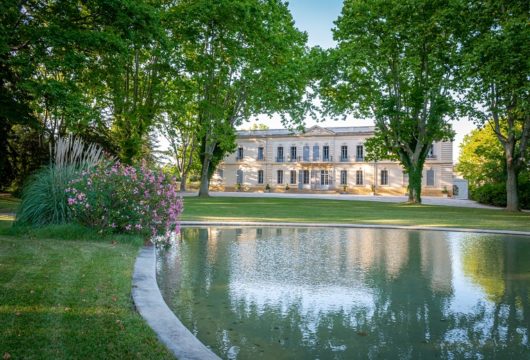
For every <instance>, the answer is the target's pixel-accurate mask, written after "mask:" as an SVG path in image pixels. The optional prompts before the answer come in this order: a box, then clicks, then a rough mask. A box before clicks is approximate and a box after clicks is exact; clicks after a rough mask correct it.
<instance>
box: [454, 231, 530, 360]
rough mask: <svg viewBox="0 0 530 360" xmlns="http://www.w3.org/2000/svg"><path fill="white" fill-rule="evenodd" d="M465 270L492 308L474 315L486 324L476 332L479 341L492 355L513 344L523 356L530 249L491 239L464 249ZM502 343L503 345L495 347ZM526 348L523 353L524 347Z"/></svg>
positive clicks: (529, 305)
mask: <svg viewBox="0 0 530 360" xmlns="http://www.w3.org/2000/svg"><path fill="white" fill-rule="evenodd" d="M462 262H463V270H464V273H465V275H466V276H467V277H469V278H470V279H471V280H472V281H473V282H474V283H475V284H476V285H478V286H479V287H480V288H482V289H483V291H484V292H485V293H486V295H487V298H488V300H489V301H490V303H491V305H490V306H483V308H482V311H478V312H476V313H475V315H476V317H477V318H478V319H473V320H474V322H478V323H481V324H484V326H483V327H481V328H480V329H479V331H475V332H473V337H474V339H476V342H486V343H488V344H489V345H490V346H491V354H492V355H496V354H497V353H500V354H502V353H503V350H504V349H503V347H505V346H509V345H512V346H513V347H514V348H516V349H517V347H516V346H517V345H519V349H520V351H521V353H520V354H519V355H520V356H526V357H528V356H529V354H530V353H529V351H530V346H529V344H528V335H529V333H530V300H529V299H530V246H529V244H528V243H527V242H525V241H521V239H519V240H518V239H516V238H508V237H506V238H502V237H488V238H483V239H475V240H473V241H469V242H467V243H465V244H464V245H463V246H462ZM495 344H502V345H504V346H500V347H499V346H497V347H496V346H495ZM520 344H524V348H525V349H526V353H525V352H523V350H522V348H523V347H522V346H520Z"/></svg>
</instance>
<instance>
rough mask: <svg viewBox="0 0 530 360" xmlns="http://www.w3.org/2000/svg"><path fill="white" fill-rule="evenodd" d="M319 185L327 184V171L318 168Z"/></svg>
mask: <svg viewBox="0 0 530 360" xmlns="http://www.w3.org/2000/svg"><path fill="white" fill-rule="evenodd" d="M320 185H329V171H328V170H320Z"/></svg>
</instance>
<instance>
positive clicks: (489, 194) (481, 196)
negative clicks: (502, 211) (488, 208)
mask: <svg viewBox="0 0 530 360" xmlns="http://www.w3.org/2000/svg"><path fill="white" fill-rule="evenodd" d="M471 198H472V199H473V200H476V201H478V202H479V203H481V204H487V205H493V206H500V207H505V206H506V184H504V183H497V184H484V185H482V186H479V187H477V188H475V189H474V190H473V191H472V192H471Z"/></svg>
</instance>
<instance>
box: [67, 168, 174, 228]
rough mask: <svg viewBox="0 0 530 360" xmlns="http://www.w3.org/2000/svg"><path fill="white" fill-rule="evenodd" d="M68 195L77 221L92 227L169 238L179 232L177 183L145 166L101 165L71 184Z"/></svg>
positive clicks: (69, 203) (85, 172)
mask: <svg viewBox="0 0 530 360" xmlns="http://www.w3.org/2000/svg"><path fill="white" fill-rule="evenodd" d="M66 194H67V201H68V206H69V207H70V209H71V211H72V214H73V218H74V220H77V221H78V222H80V223H81V224H84V225H87V226H90V227H94V228H98V229H101V230H105V231H110V232H124V233H137V234H141V235H144V236H146V237H149V236H151V237H156V236H165V237H166V238H167V237H169V236H170V235H171V233H172V232H178V231H179V217H180V214H181V212H182V210H183V206H182V198H181V197H180V196H179V195H178V193H177V190H176V186H175V180H174V179H172V178H169V177H167V176H166V175H164V174H163V173H162V172H158V171H153V170H151V169H149V168H147V166H145V164H143V165H142V166H141V167H134V166H126V165H123V164H120V163H119V162H117V163H114V164H108V163H107V164H101V165H99V166H97V167H95V168H92V169H91V170H88V171H84V172H83V173H82V174H81V177H80V178H78V179H75V180H73V181H71V182H70V184H69V186H68V187H67V189H66Z"/></svg>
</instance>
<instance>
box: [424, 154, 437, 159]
mask: <svg viewBox="0 0 530 360" xmlns="http://www.w3.org/2000/svg"><path fill="white" fill-rule="evenodd" d="M426 159H427V160H436V155H434V154H429V155H427V158H426Z"/></svg>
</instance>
